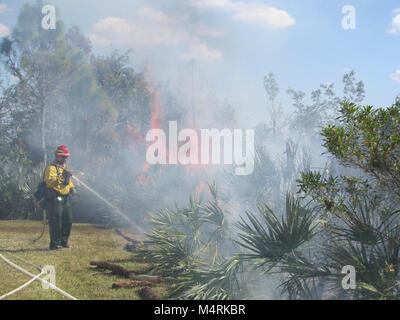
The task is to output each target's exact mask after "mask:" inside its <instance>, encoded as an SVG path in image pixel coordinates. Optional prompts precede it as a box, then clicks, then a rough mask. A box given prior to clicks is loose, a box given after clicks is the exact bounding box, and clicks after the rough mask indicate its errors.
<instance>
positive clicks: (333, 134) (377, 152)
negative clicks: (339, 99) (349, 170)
mask: <svg viewBox="0 0 400 320" xmlns="http://www.w3.org/2000/svg"><path fill="white" fill-rule="evenodd" d="M341 112H342V115H341V117H340V125H338V126H328V127H326V128H324V129H323V131H322V134H323V136H324V138H325V144H324V145H325V147H326V148H327V149H328V151H329V152H330V153H332V154H333V155H334V156H336V157H337V158H338V159H339V160H340V161H341V163H343V164H345V165H351V166H353V167H356V168H360V169H362V170H363V171H365V172H366V173H368V174H370V175H371V176H373V177H374V178H375V179H376V180H377V182H378V183H379V184H380V185H381V186H383V187H385V188H388V189H389V190H391V191H394V192H396V193H397V194H400V135H399V132H400V113H399V112H400V103H399V102H397V103H396V104H394V105H393V106H392V107H390V108H387V109H383V108H378V109H374V108H373V107H372V106H366V107H357V106H356V105H355V104H354V103H349V102H344V103H343V104H342V109H341Z"/></svg>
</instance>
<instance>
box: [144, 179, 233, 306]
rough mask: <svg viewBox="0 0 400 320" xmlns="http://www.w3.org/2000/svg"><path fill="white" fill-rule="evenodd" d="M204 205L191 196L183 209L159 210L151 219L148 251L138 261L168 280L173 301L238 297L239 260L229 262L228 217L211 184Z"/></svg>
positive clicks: (214, 187) (147, 241) (145, 250)
mask: <svg viewBox="0 0 400 320" xmlns="http://www.w3.org/2000/svg"><path fill="white" fill-rule="evenodd" d="M209 189H210V192H211V198H210V199H209V200H208V201H207V202H206V203H205V204H202V203H201V201H200V200H199V199H196V198H194V197H191V198H190V200H189V203H188V205H187V206H186V207H178V206H176V207H175V208H174V209H173V210H170V209H163V210H160V211H159V212H157V213H156V214H153V215H152V219H151V222H152V224H153V226H154V227H153V229H152V230H151V232H150V233H149V234H148V235H147V240H146V243H147V244H148V245H149V248H147V249H141V250H140V251H139V252H138V253H137V255H136V257H137V258H139V259H141V260H142V261H144V262H148V263H151V264H152V266H153V271H154V272H157V273H161V274H162V275H164V276H169V277H172V279H173V280H172V281H173V282H174V283H175V285H174V289H173V290H172V291H171V297H174V298H179V299H232V298H233V297H235V295H236V294H238V285H237V278H236V276H237V273H238V271H239V270H240V262H239V261H236V260H235V259H232V260H229V259H228V258H227V255H228V254H229V252H230V249H229V246H230V244H229V242H230V241H229V234H227V232H226V227H227V225H226V219H225V216H226V213H225V212H224V210H223V208H221V204H220V203H219V200H218V196H217V190H216V186H215V185H209Z"/></svg>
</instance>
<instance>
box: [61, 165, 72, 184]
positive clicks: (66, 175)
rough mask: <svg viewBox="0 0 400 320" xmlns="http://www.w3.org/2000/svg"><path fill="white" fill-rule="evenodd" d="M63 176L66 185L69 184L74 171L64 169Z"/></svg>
mask: <svg viewBox="0 0 400 320" xmlns="http://www.w3.org/2000/svg"><path fill="white" fill-rule="evenodd" d="M62 174H63V177H64V182H63V183H64V185H66V186H67V185H69V182H70V181H71V176H72V173H71V172H69V171H68V170H65V169H64V171H63V173H62Z"/></svg>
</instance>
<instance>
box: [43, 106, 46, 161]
mask: <svg viewBox="0 0 400 320" xmlns="http://www.w3.org/2000/svg"><path fill="white" fill-rule="evenodd" d="M42 152H43V163H44V165H45V166H46V164H47V151H46V106H45V105H44V104H42Z"/></svg>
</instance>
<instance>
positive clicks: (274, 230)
mask: <svg viewBox="0 0 400 320" xmlns="http://www.w3.org/2000/svg"><path fill="white" fill-rule="evenodd" d="M310 174H311V173H310ZM319 178H320V179H322V180H323V178H322V177H321V176H319ZM306 180H307V179H306ZM314 180H315V179H308V180H307V181H314ZM322 180H321V181H319V182H318V188H311V189H310V190H314V191H315V190H317V189H318V192H317V191H315V192H317V193H316V194H315V196H316V198H315V199H317V198H318V199H319V201H320V203H321V204H324V202H326V200H327V199H328V200H329V202H330V203H332V206H331V207H330V208H329V210H328V208H327V209H326V210H327V211H326V210H323V208H324V206H323V205H317V204H315V208H316V209H317V210H310V209H307V208H305V207H303V206H302V205H300V203H299V202H298V200H294V198H293V196H290V195H288V196H287V200H286V212H284V214H283V216H282V218H281V219H278V218H277V215H276V213H274V212H273V211H272V210H271V209H270V208H269V207H268V206H266V205H264V206H261V207H259V216H260V217H261V218H259V217H257V216H256V215H254V214H252V213H247V220H245V219H242V221H241V222H240V223H239V224H238V227H239V229H240V230H241V233H240V234H239V236H240V241H239V242H238V243H239V244H240V245H241V246H242V247H243V248H244V249H245V252H244V253H242V254H240V255H239V256H240V258H241V259H243V260H245V261H250V262H252V263H253V265H254V266H255V267H256V268H259V269H261V270H262V271H263V272H264V273H266V274H269V275H272V276H279V277H280V279H281V285H280V288H281V293H282V294H283V296H284V297H287V298H289V299H398V298H399V297H400V296H399V283H400V282H399V280H400V279H399V273H398V271H399V263H398V259H399V250H400V241H399V232H400V230H399V211H398V210H397V208H398V200H397V199H395V198H391V197H389V196H387V195H386V194H382V193H381V192H377V191H375V190H371V186H370V185H368V184H366V182H365V181H362V180H357V179H344V180H343V181H342V183H341V184H338V182H337V181H336V182H335V181H333V180H330V183H331V184H332V185H328V184H327V183H326V180H325V182H324V181H322ZM339 180H340V179H339ZM314 182H315V181H314ZM332 189H334V190H335V192H333V191H332ZM348 266H350V267H352V268H353V269H354V270H355V287H354V288H352V289H348V288H347V289H346V288H345V287H344V286H343V282H342V281H343V279H344V276H345V275H344V274H343V273H342V272H343V269H344V267H348Z"/></svg>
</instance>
